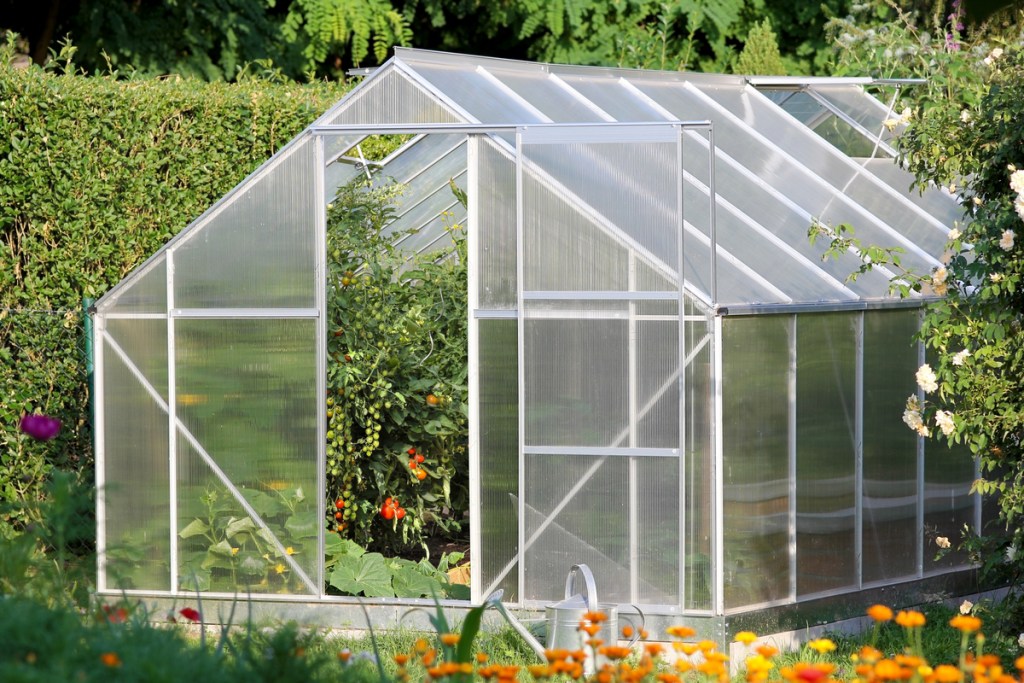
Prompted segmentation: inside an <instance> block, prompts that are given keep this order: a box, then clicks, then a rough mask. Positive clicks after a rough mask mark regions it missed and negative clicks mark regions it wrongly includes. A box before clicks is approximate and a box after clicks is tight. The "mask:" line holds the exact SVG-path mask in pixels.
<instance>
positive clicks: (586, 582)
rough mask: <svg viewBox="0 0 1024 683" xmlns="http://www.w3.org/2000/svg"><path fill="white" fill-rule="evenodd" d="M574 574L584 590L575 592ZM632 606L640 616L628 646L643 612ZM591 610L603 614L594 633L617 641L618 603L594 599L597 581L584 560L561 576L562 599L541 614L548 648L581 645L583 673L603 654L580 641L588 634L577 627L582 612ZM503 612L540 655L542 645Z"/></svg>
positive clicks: (589, 671)
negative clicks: (563, 587)
mask: <svg viewBox="0 0 1024 683" xmlns="http://www.w3.org/2000/svg"><path fill="white" fill-rule="evenodd" d="M578 578H582V580H583V586H584V590H585V593H578V592H576V580H577V579H578ZM633 609H635V610H636V611H637V614H638V615H639V616H640V619H641V626H640V628H634V629H633V631H634V633H633V638H632V639H631V640H630V642H629V645H630V647H632V646H633V644H635V643H636V641H637V640H638V639H639V638H640V632H641V631H642V630H643V623H644V621H645V619H644V615H643V612H641V611H640V609H639V608H637V607H636V606H635V605H633ZM591 611H593V612H601V613H602V614H604V615H605V617H607V618H606V619H605V620H604V621H603V622H601V630H600V631H598V633H597V634H596V635H595V636H594V637H595V638H600V639H601V640H602V641H603V642H604V644H605V645H615V644H617V643H618V641H619V608H618V605H614V604H611V603H604V604H602V603H600V602H598V600H597V585H596V584H595V582H594V574H593V572H591V571H590V567H588V566H587V565H585V564H574V565H573V566H572V569H570V570H569V575H568V576H567V577H566V579H565V599H564V600H562V601H561V602H557V603H555V604H554V605H548V606H547V607H546V608H545V609H544V612H545V616H546V617H547V638H546V639H545V640H546V648H547V649H548V650H560V649H565V650H580V649H583V650H584V651H585V652H586V653H587V658H586V660H585V661H584V662H583V670H584V672H586V673H587V674H592V673H594V672H595V671H597V668H598V665H599V664H603V663H604V661H605V658H604V657H602V656H600V655H597V654H596V653H595V652H593V651H592V650H591V648H589V647H586V646H585V645H584V641H585V640H587V639H588V637H587V636H586V635H585V634H583V633H581V632H580V630H579V627H580V622H581V621H582V620H583V615H584V614H586V613H587V612H591ZM505 616H506V619H508V620H509V623H510V624H512V626H513V627H514V628H515V629H516V631H518V632H519V634H520V635H522V636H523V638H525V639H526V642H527V643H529V645H530V647H531V648H532V649H533V650H534V651H535V652H537V653H538V655H539V656H540V657H542V658H543V657H544V649H545V646H542V645H541V644H540V643H539V642H537V639H536V638H534V637H533V635H532V634H530V632H529V631H528V630H527V629H526V628H525V627H523V626H522V624H519V623H518V622H517V621H516V620H515V619H514V617H512V616H511V615H509V614H507V613H506V615H505Z"/></svg>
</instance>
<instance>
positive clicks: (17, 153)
mask: <svg viewBox="0 0 1024 683" xmlns="http://www.w3.org/2000/svg"><path fill="white" fill-rule="evenodd" d="M12 60H13V53H12V52H11V51H10V49H9V48H8V49H7V50H6V51H5V50H4V48H0V510H3V511H2V512H0V534H9V533H10V532H11V531H12V529H16V528H17V527H18V526H19V525H21V524H22V523H24V522H25V521H26V520H25V519H24V518H23V517H22V515H23V513H21V512H19V511H18V509H20V507H21V504H22V503H24V502H26V501H29V500H34V499H39V498H40V497H41V496H42V495H43V488H42V484H43V482H44V481H45V479H46V478H47V477H48V475H49V473H50V471H51V470H52V469H53V468H55V467H56V468H61V469H72V470H75V471H77V472H80V473H81V474H82V476H83V478H84V479H85V480H86V481H88V480H90V479H91V476H92V453H91V425H90V424H89V422H90V416H89V410H88V382H87V377H86V371H85V365H84V358H85V354H84V353H83V348H82V346H83V342H82V330H83V329H84V319H83V315H82V310H81V308H82V300H83V298H84V297H92V298H95V297H99V296H101V295H102V294H103V293H104V292H106V291H107V290H108V289H109V288H110V287H111V286H113V285H114V284H116V283H117V282H119V281H120V280H121V279H122V278H123V277H124V276H125V275H126V274H127V273H129V272H130V271H131V270H132V269H133V268H135V267H136V266H137V265H139V264H140V263H141V262H142V261H143V260H145V259H146V258H147V257H149V256H150V255H151V254H153V253H154V252H155V251H157V250H158V249H159V248H160V246H161V245H163V244H164V243H165V242H166V241H167V240H168V239H169V238H170V237H171V236H172V235H174V234H175V233H177V232H178V231H180V230H181V229H182V228H184V227H185V226H186V225H188V224H189V222H191V221H192V220H193V219H195V218H196V217H197V216H199V215H200V214H201V213H202V212H203V211H204V210H206V209H207V208H208V207H209V206H210V205H211V204H213V203H214V202H215V201H216V200H217V199H219V198H220V197H221V196H222V195H224V194H225V193H226V192H227V191H228V190H229V189H231V188H232V187H234V186H235V185H236V184H238V182H239V181H241V180H242V179H243V178H245V176H247V175H248V174H249V173H251V172H252V171H253V170H254V169H255V168H256V167H257V166H259V165H260V164H261V163H262V162H264V161H265V160H266V159H267V158H269V157H270V156H271V155H272V154H273V153H274V152H275V151H276V150H277V149H279V148H280V147H281V146H283V145H284V144H286V143H287V142H288V141H289V140H290V139H291V138H292V137H294V136H295V135H296V134H298V133H299V132H300V131H302V129H303V128H305V127H306V126H307V125H309V124H310V123H311V122H312V121H313V120H314V119H315V118H316V117H317V116H319V115H320V114H321V113H322V112H323V111H325V110H326V109H327V108H328V107H329V106H330V105H331V104H333V103H334V102H336V101H337V100H338V99H340V98H341V97H342V95H343V94H344V92H345V86H342V85H339V84H336V83H335V84H329V83H315V84H311V85H296V84H292V83H288V84H283V83H278V82H273V81H268V80H256V79H250V80H245V81H242V82H239V83H235V84H223V83H212V84H211V83H205V82H201V81H197V80H188V79H180V78H169V79H152V80H140V79H129V80H118V79H116V78H112V77H104V76H99V77H84V76H81V75H76V74H74V73H73V72H72V71H73V69H69V68H67V66H66V65H65V66H64V67H51V68H48V69H41V68H37V67H32V68H29V69H24V70H22V69H15V68H13V66H11V62H12ZM31 411H40V412H44V413H47V414H51V415H55V416H57V417H59V418H61V419H62V420H63V422H64V425H65V428H64V430H62V433H61V436H60V437H58V439H56V440H55V441H52V442H48V443H42V444H41V443H37V442H29V440H28V439H27V438H25V437H23V436H22V435H21V434H20V433H19V431H18V422H19V420H20V417H21V415H22V414H23V413H24V412H31Z"/></svg>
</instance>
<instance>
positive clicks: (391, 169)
mask: <svg viewBox="0 0 1024 683" xmlns="http://www.w3.org/2000/svg"><path fill="white" fill-rule="evenodd" d="M465 141H466V136H465V135H445V134H440V133H431V134H429V135H421V136H418V137H416V138H415V139H414V140H413V141H410V142H409V143H407V144H406V145H405V146H404V147H403V148H402V149H401V151H400V153H398V154H394V155H393V156H391V157H389V159H388V161H387V163H385V164H384V167H383V169H382V170H381V171H379V172H378V173H377V176H376V179H375V183H376V184H381V183H383V182H391V181H397V182H399V183H408V182H410V181H411V180H412V179H413V178H416V177H417V176H419V175H420V174H421V173H423V172H424V170H425V169H430V168H432V167H433V166H435V165H437V164H438V163H441V161H440V160H442V159H447V158H449V157H450V156H453V155H452V153H453V152H454V151H455V150H456V149H458V148H459V147H461V146H462V145H464V144H465ZM453 158H454V159H456V160H461V165H459V164H456V168H461V169H465V167H466V160H465V152H462V153H459V154H455V155H454V156H453ZM443 176H444V172H442V173H441V176H440V177H443ZM436 183H437V178H435V179H434V184H436Z"/></svg>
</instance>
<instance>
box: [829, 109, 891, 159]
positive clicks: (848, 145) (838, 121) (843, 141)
mask: <svg viewBox="0 0 1024 683" xmlns="http://www.w3.org/2000/svg"><path fill="white" fill-rule="evenodd" d="M812 130H813V131H814V132H815V133H817V134H818V135H819V136H821V138H822V139H823V140H825V142H827V143H829V144H830V145H832V146H833V147H835V148H836V149H838V150H839V151H840V152H842V153H843V154H845V155H847V156H850V157H860V158H868V157H881V156H888V153H887V152H886V151H885V150H884V149H879V148H878V147H877V146H876V144H875V140H874V138H869V137H867V136H865V135H864V134H863V133H862V132H861V131H860V130H858V129H857V128H854V127H853V126H851V125H850V124H849V123H848V122H847V121H846V120H845V119H842V118H840V117H838V116H829V117H828V118H827V119H825V120H824V121H822V122H821V123H819V124H818V125H816V126H814V127H813V128H812Z"/></svg>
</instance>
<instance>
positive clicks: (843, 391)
mask: <svg viewBox="0 0 1024 683" xmlns="http://www.w3.org/2000/svg"><path fill="white" fill-rule="evenodd" d="M859 318H860V316H859V315H858V314H856V313H852V314H851V313H832V314H827V315H799V316H797V319H796V330H797V334H796V337H797V340H796V358H797V368H796V590H797V595H798V596H803V595H809V594H813V593H820V592H824V591H830V590H835V589H840V588H854V587H856V585H857V544H856V512H857V510H856V507H857V499H856V468H857V453H856V441H857V432H856V422H857V387H856V384H857V366H856V363H857V326H858V324H859Z"/></svg>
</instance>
